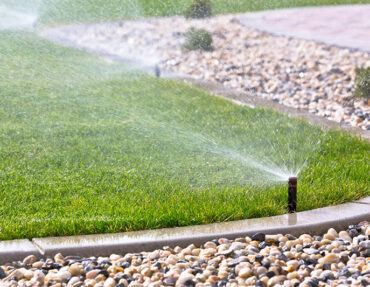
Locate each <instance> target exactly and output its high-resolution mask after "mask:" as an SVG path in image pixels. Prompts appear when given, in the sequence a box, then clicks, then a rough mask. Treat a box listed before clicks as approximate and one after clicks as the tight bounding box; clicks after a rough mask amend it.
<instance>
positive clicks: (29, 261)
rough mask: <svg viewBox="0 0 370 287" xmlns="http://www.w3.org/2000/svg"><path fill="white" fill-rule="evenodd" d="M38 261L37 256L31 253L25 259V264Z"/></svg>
mask: <svg viewBox="0 0 370 287" xmlns="http://www.w3.org/2000/svg"><path fill="white" fill-rule="evenodd" d="M36 261H37V258H36V256H35V255H30V256H27V257H26V258H24V259H23V263H24V264H29V265H32V264H33V263H35V262H36Z"/></svg>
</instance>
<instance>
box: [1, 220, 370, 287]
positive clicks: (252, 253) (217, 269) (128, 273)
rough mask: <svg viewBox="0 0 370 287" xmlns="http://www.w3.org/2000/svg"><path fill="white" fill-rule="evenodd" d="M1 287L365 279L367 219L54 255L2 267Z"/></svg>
mask: <svg viewBox="0 0 370 287" xmlns="http://www.w3.org/2000/svg"><path fill="white" fill-rule="evenodd" d="M0 279H1V280H0V285H1V283H3V284H5V286H18V285H19V286H76V287H77V286H102V287H114V286H117V287H123V286H131V287H140V286H151V287H154V286H199V287H200V286H311V287H312V286H327V285H330V286H349V285H351V286H368V285H369V284H370V225H369V222H361V223H359V224H358V225H351V226H349V228H348V229H347V230H343V231H339V232H337V231H336V230H334V229H332V228H331V229H329V230H328V231H327V233H326V234H323V235H320V236H319V235H315V236H312V235H309V234H302V235H301V236H299V237H294V236H293V235H289V234H286V235H282V234H278V235H265V234H263V233H257V234H255V235H253V236H252V237H251V238H250V237H245V238H238V239H236V240H234V241H232V240H228V239H226V238H220V239H215V240H212V241H209V242H206V243H205V244H204V245H203V246H200V247H197V246H195V245H190V246H188V247H186V248H180V247H175V248H170V247H164V248H163V249H160V250H155V251H152V252H141V253H135V254H132V253H128V254H124V255H117V254H112V255H111V256H110V257H90V258H80V257H74V256H67V257H63V256H62V254H57V255H55V257H54V259H46V260H38V259H37V258H36V257H35V256H33V255H31V256H28V257H26V258H25V259H24V260H23V262H13V263H12V264H7V265H4V266H1V268H0Z"/></svg>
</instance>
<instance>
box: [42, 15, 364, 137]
mask: <svg viewBox="0 0 370 287" xmlns="http://www.w3.org/2000/svg"><path fill="white" fill-rule="evenodd" d="M238 17H239V16H238V15H228V16H216V17H213V18H209V19H205V20H186V19H184V18H182V17H170V18H158V19H144V20H135V21H125V22H120V23H107V24H104V23H102V24H93V25H74V26H67V27H61V28H56V29H52V30H46V31H44V32H42V35H43V36H45V37H47V38H50V39H53V40H55V41H58V42H60V43H64V44H66V43H68V44H70V45H74V46H78V47H82V48H86V49H88V50H89V51H92V52H96V53H99V54H109V55H115V56H119V57H121V58H124V59H130V60H134V61H137V62H139V63H140V64H143V65H145V66H154V65H156V64H158V66H159V67H160V69H161V70H162V71H163V70H165V71H173V72H176V73H179V74H180V75H181V74H183V75H190V76H191V77H194V78H197V79H204V80H207V81H211V82H217V83H222V84H223V85H224V86H225V87H230V88H233V89H236V90H238V91H241V92H247V93H249V94H252V95H255V96H258V97H262V98H265V99H270V100H273V101H276V102H279V103H281V104H283V105H287V106H291V107H294V108H297V109H303V110H308V111H309V112H311V113H314V114H317V115H319V116H323V117H326V118H328V119H330V120H333V121H336V122H340V123H343V124H349V125H352V126H357V127H360V128H362V129H365V130H370V107H369V100H365V99H354V98H353V96H352V94H353V91H354V79H355V72H354V71H355V67H366V66H370V54H369V53H366V52H361V51H355V50H351V49H346V48H339V47H335V46H329V45H325V44H322V43H317V42H313V41H307V40H301V39H296V38H289V37H283V36H274V35H271V34H268V33H263V32H259V31H256V30H253V29H250V28H247V27H245V26H244V25H242V24H241V23H240V21H239V20H238ZM190 27H197V28H204V29H207V30H208V31H210V32H211V33H212V36H213V40H214V42H213V46H214V51H212V52H206V51H199V50H198V51H185V50H184V49H183V48H182V45H183V44H184V34H185V32H186V31H187V30H188V29H189V28H190ZM157 72H158V71H157Z"/></svg>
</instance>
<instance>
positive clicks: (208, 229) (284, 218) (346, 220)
mask: <svg viewBox="0 0 370 287" xmlns="http://www.w3.org/2000/svg"><path fill="white" fill-rule="evenodd" d="M364 220H367V221H370V197H366V198H364V199H362V200H358V201H354V202H350V203H345V204H341V205H337V206H329V207H324V208H319V209H314V210H309V211H303V212H298V213H295V214H284V215H279V216H272V217H264V218H253V219H246V220H238V221H231V222H222V223H213V224H205V225H195V226H188V227H176V228H165V229H157V230H147V231H135V232H125V233H114V234H93V235H81V236H67V237H49V238H34V239H32V242H31V241H29V240H14V241H3V242H0V264H3V263H6V262H10V261H14V260H22V259H23V258H24V257H26V256H28V255H30V254H34V255H36V256H37V257H51V256H53V255H55V254H56V253H59V252H61V253H63V255H65V256H68V255H77V256H108V255H110V254H112V253H117V254H124V253H127V252H140V251H150V250H153V249H157V248H161V247H163V246H172V247H174V246H177V245H178V246H187V245H189V244H191V243H194V244H196V245H200V244H202V243H204V242H206V241H208V240H211V239H214V238H220V237H226V238H229V239H235V238H237V237H243V236H250V235H253V234H254V233H256V232H264V233H266V234H278V233H282V234H286V233H291V234H293V235H298V234H301V233H312V234H321V233H324V232H326V231H327V230H328V229H329V228H330V227H333V228H335V229H337V230H340V229H343V228H346V226H348V225H349V224H356V223H359V222H360V221H364Z"/></svg>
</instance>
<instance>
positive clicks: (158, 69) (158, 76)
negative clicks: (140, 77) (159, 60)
mask: <svg viewBox="0 0 370 287" xmlns="http://www.w3.org/2000/svg"><path fill="white" fill-rule="evenodd" d="M154 74H155V76H156V77H157V78H160V77H161V69H160V68H159V65H158V64H157V65H155V67H154Z"/></svg>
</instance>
